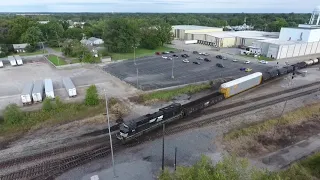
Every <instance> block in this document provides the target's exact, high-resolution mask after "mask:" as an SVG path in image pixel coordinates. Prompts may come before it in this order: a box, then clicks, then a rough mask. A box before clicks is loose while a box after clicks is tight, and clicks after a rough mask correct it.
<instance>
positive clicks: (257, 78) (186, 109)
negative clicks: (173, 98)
mask: <svg viewBox="0 0 320 180" xmlns="http://www.w3.org/2000/svg"><path fill="white" fill-rule="evenodd" d="M319 60H320V59H319V58H318V59H314V60H308V61H304V62H299V63H296V64H293V65H290V66H289V65H288V66H285V67H282V68H274V69H270V70H268V71H266V72H265V73H261V72H256V73H253V74H250V75H247V76H244V77H241V78H239V79H235V80H232V81H229V82H226V83H223V84H221V86H220V89H219V90H218V91H215V92H213V93H211V94H209V95H207V96H205V97H202V98H200V99H197V100H195V101H191V102H189V103H186V104H180V103H173V104H171V105H169V106H166V107H164V108H161V109H159V111H157V112H155V113H153V114H146V115H144V116H141V117H139V118H136V119H132V120H127V121H124V122H122V123H121V124H120V127H119V129H120V132H119V133H118V134H117V138H118V139H119V140H121V141H122V142H123V143H127V142H129V141H131V140H133V139H135V138H137V137H140V136H143V135H144V134H146V133H148V132H151V131H153V130H154V129H157V128H159V127H161V126H162V124H168V123H171V122H173V121H177V120H180V119H183V118H185V117H188V116H190V115H191V114H194V113H195V112H199V111H201V110H202V109H204V108H206V107H208V106H211V105H214V104H217V103H218V102H221V101H223V100H224V99H226V98H230V97H231V96H234V95H236V94H239V93H241V92H243V91H246V90H248V89H251V88H253V87H256V86H258V85H260V84H262V83H264V82H266V81H269V80H271V79H275V78H278V77H280V76H283V75H286V74H289V73H292V74H293V75H294V74H295V72H296V70H298V69H302V68H306V67H307V66H311V65H315V64H318V63H319Z"/></svg>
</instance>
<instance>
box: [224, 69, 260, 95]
mask: <svg viewBox="0 0 320 180" xmlns="http://www.w3.org/2000/svg"><path fill="white" fill-rule="evenodd" d="M261 81H262V73H261V72H256V73H253V74H250V75H247V76H244V77H241V78H239V79H235V80H233V81H229V82H226V83H223V84H221V86H220V92H221V93H222V94H224V97H225V98H229V97H231V96H233V95H236V94H238V93H241V92H243V91H246V90H248V89H250V88H253V87H255V86H257V85H259V84H261Z"/></svg>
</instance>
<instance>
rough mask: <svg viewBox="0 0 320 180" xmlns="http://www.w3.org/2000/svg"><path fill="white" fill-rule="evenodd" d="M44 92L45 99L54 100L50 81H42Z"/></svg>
mask: <svg viewBox="0 0 320 180" xmlns="http://www.w3.org/2000/svg"><path fill="white" fill-rule="evenodd" d="M44 91H45V94H46V97H47V98H51V99H54V91H53V84H52V80H51V79H45V80H44Z"/></svg>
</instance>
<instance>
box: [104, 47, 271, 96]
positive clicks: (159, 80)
mask: <svg viewBox="0 0 320 180" xmlns="http://www.w3.org/2000/svg"><path fill="white" fill-rule="evenodd" d="M183 53H186V54H188V55H190V57H189V58H187V59H188V60H189V61H190V62H189V63H184V62H182V60H183V59H185V58H182V57H181V54H183ZM175 54H176V55H179V57H178V58H173V60H169V59H163V58H162V56H168V55H172V54H166V55H154V56H151V57H145V58H140V59H136V65H135V64H134V61H133V60H127V61H122V62H116V63H112V64H109V65H107V66H105V67H104V70H105V71H107V72H109V73H111V74H112V75H114V76H116V77H118V78H120V79H121V80H124V81H125V82H127V83H129V84H131V85H133V86H135V87H138V88H139V89H142V90H153V89H159V88H165V87H170V86H177V85H182V84H189V83H195V82H201V81H208V80H214V79H217V78H238V77H242V76H245V75H247V74H249V73H253V72H264V71H266V70H267V69H270V68H271V66H269V65H266V64H259V63H258V62H254V63H250V64H244V62H243V61H238V62H232V59H228V60H221V59H217V58H216V57H215V55H209V56H203V55H199V54H193V53H192V52H182V53H175ZM199 56H200V57H203V58H205V57H207V58H209V59H210V60H211V62H205V61H204V60H197V59H196V58H197V57H199ZM194 61H197V62H200V65H196V64H193V62H194ZM217 63H220V64H223V65H224V66H225V68H219V67H217V66H216V64H217ZM172 66H173V76H174V78H172V77H171V76H172ZM242 67H244V68H251V69H253V70H252V71H251V72H244V71H240V68H242ZM137 71H138V73H137ZM137 85H138V86H137Z"/></svg>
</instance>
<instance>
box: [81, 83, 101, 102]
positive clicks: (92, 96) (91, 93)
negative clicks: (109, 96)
mask: <svg viewBox="0 0 320 180" xmlns="http://www.w3.org/2000/svg"><path fill="white" fill-rule="evenodd" d="M84 102H85V104H86V105H88V106H95V105H97V104H99V95H98V91H97V87H96V86H95V85H91V86H90V87H89V88H88V89H87V92H86V97H85V100H84Z"/></svg>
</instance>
